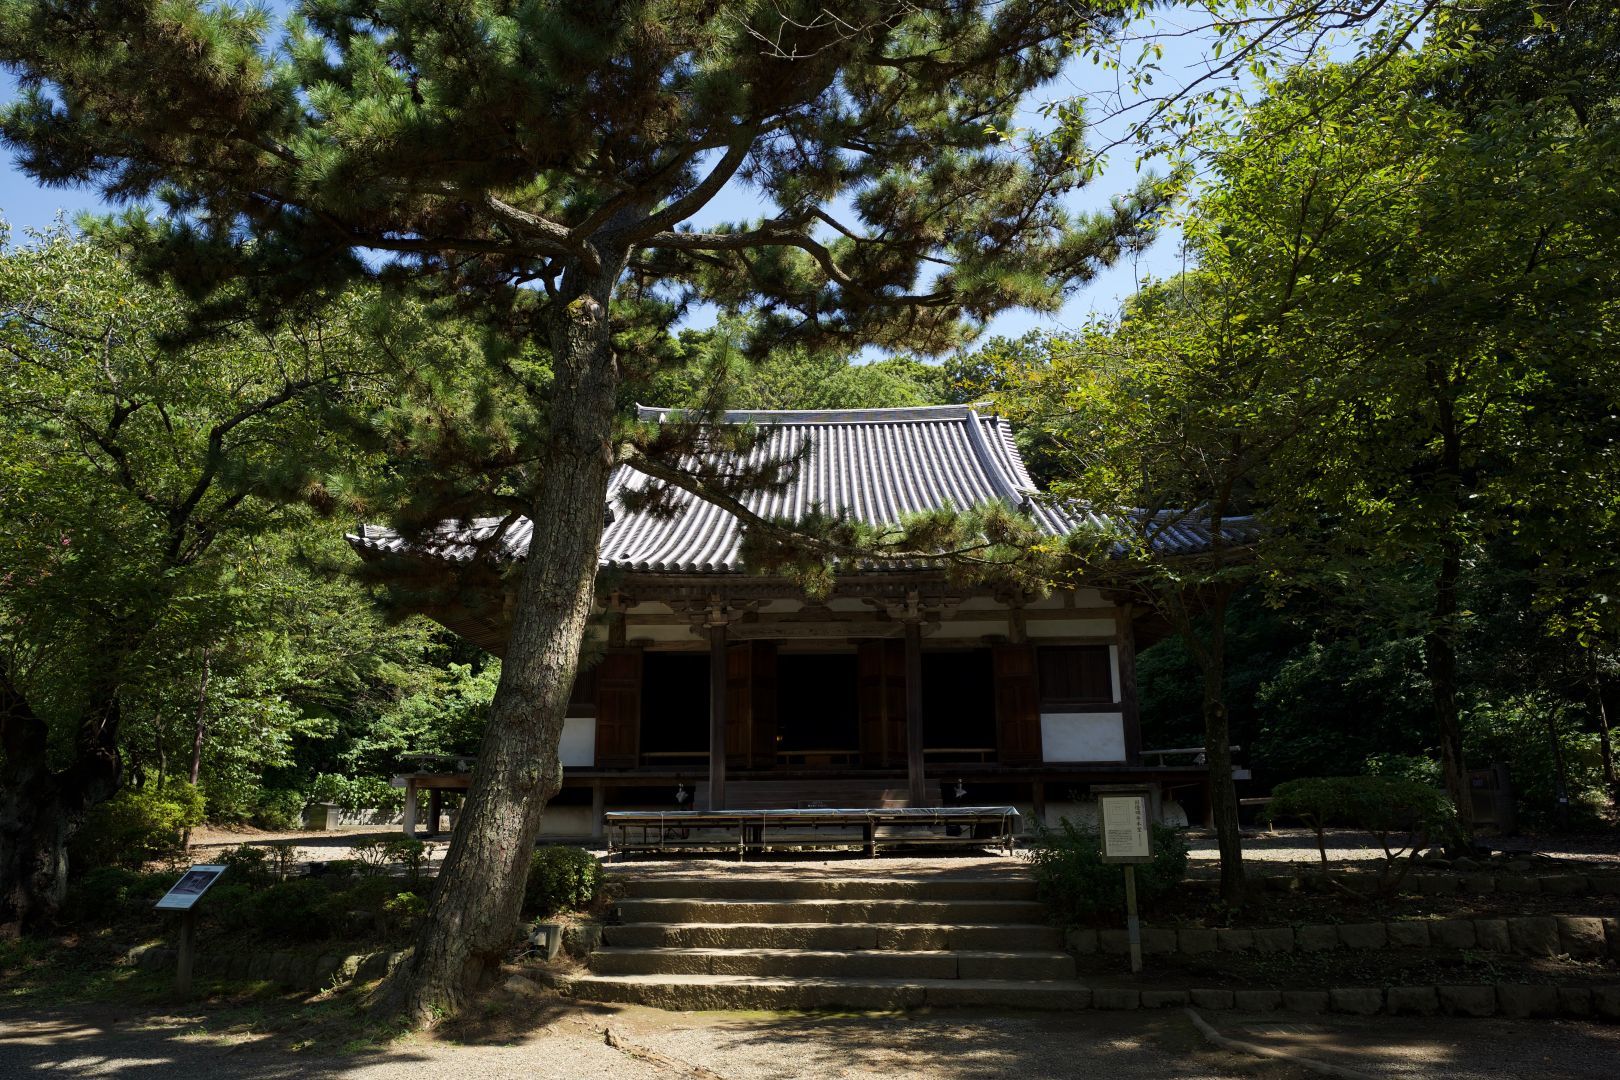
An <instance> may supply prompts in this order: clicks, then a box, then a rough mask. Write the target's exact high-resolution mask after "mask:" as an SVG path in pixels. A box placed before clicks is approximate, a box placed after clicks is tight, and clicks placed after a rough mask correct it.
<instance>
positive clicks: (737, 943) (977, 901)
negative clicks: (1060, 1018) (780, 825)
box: [572, 866, 1090, 1009]
mask: <svg viewBox="0 0 1620 1080" xmlns="http://www.w3.org/2000/svg"><path fill="white" fill-rule="evenodd" d="M775 870H776V871H777V872H776V873H758V872H756V873H748V872H745V871H742V870H740V869H739V872H738V873H736V874H731V875H728V874H725V873H724V872H718V873H714V874H712V875H705V876H701V877H696V876H693V877H686V876H650V875H649V876H631V875H619V874H616V875H615V877H616V878H617V879H618V881H619V883H620V885H621V887H622V888H623V890H624V892H623V898H622V899H621V900H620V901H619V902H618V904H617V905H616V908H615V915H616V918H617V920H618V921H616V922H614V923H612V924H610V925H608V926H607V927H605V928H604V931H603V947H602V948H600V949H598V950H597V951H596V952H594V953H592V954H591V957H590V962H589V966H590V974H588V975H585V976H581V977H579V978H577V979H576V980H574V981H573V984H572V992H573V993H574V994H575V995H576V996H578V997H581V998H586V999H590V1000H595V1001H617V1002H635V1003H639V1004H643V1005H653V1006H657V1007H660V1008H665V1009H818V1008H853V1009H895V1008H914V1007H917V1006H921V1005H941V1006H949V1005H996V1006H1006V1007H1013V1008H1030V1009H1071V1008H1084V1007H1086V1005H1087V1004H1088V1003H1089V1001H1090V992H1089V991H1088V990H1086V989H1084V988H1083V987H1082V986H1081V984H1080V983H1079V982H1077V981H1076V979H1075V967H1074V958H1073V957H1072V956H1070V955H1069V954H1068V953H1067V952H1065V951H1064V950H1063V935H1062V933H1061V931H1059V930H1058V929H1057V928H1056V927H1053V926H1050V925H1048V924H1047V923H1046V921H1045V920H1046V912H1045V909H1044V908H1043V907H1042V906H1041V904H1039V903H1038V902H1036V900H1035V898H1034V896H1035V885H1034V882H1033V881H1031V880H1030V879H1029V878H1027V877H1023V876H1020V875H1015V874H1005V875H994V876H988V877H967V876H949V875H937V876H935V875H919V876H904V877H901V876H895V877H888V876H885V877H862V878H843V877H834V878H826V877H816V876H810V875H804V876H796V875H793V874H792V873H791V872H790V871H784V868H782V867H780V866H779V867H777V868H775Z"/></svg>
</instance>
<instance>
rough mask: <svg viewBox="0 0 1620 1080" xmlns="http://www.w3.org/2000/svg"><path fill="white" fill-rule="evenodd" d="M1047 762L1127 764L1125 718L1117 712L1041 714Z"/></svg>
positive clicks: (1043, 744) (1042, 749)
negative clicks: (1120, 762) (1117, 762)
mask: <svg viewBox="0 0 1620 1080" xmlns="http://www.w3.org/2000/svg"><path fill="white" fill-rule="evenodd" d="M1041 757H1042V758H1043V759H1044V760H1046V761H1124V760H1125V717H1124V715H1123V714H1122V713H1117V712H1089V713H1041Z"/></svg>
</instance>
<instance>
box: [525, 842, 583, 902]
mask: <svg viewBox="0 0 1620 1080" xmlns="http://www.w3.org/2000/svg"><path fill="white" fill-rule="evenodd" d="M601 886H602V864H601V862H600V861H599V860H598V859H597V858H596V856H595V855H592V854H591V853H590V852H588V851H585V850H583V849H581V848H576V847H566V846H564V845H561V844H548V845H546V846H545V847H542V848H540V849H538V850H537V851H535V853H534V856H533V858H531V859H530V860H529V877H528V880H527V881H526V882H525V883H524V889H523V912H524V914H526V915H529V916H530V917H533V918H544V917H546V916H547V915H555V914H556V913H557V912H559V911H580V910H583V909H585V908H588V907H590V905H591V902H592V901H594V900H595V899H596V893H597V890H598V889H600V888H601Z"/></svg>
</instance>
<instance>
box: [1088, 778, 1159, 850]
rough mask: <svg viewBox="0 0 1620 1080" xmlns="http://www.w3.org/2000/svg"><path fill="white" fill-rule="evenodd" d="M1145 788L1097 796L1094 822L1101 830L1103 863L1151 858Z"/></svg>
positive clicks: (1148, 812) (1151, 845) (1149, 818)
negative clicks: (1138, 791)
mask: <svg viewBox="0 0 1620 1080" xmlns="http://www.w3.org/2000/svg"><path fill="white" fill-rule="evenodd" d="M1148 807H1149V803H1148V793H1147V792H1145V791H1144V792H1141V793H1136V792H1120V793H1109V794H1107V795H1099V796H1097V819H1098V821H1097V824H1098V828H1099V831H1100V832H1101V833H1102V859H1103V862H1107V863H1145V862H1148V861H1150V860H1151V859H1152V858H1153V830H1152V828H1151V827H1150V821H1151V815H1150V811H1149V808H1148Z"/></svg>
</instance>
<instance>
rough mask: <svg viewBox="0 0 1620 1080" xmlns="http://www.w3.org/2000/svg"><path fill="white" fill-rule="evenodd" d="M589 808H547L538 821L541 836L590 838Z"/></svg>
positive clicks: (592, 830) (592, 831) (591, 831)
mask: <svg viewBox="0 0 1620 1080" xmlns="http://www.w3.org/2000/svg"><path fill="white" fill-rule="evenodd" d="M591 825H592V822H591V808H590V807H589V806H548V807H546V812H545V816H544V817H543V818H541V821H540V835H541V836H590V835H592V834H593V833H594V832H595V830H594V829H592V828H591Z"/></svg>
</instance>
